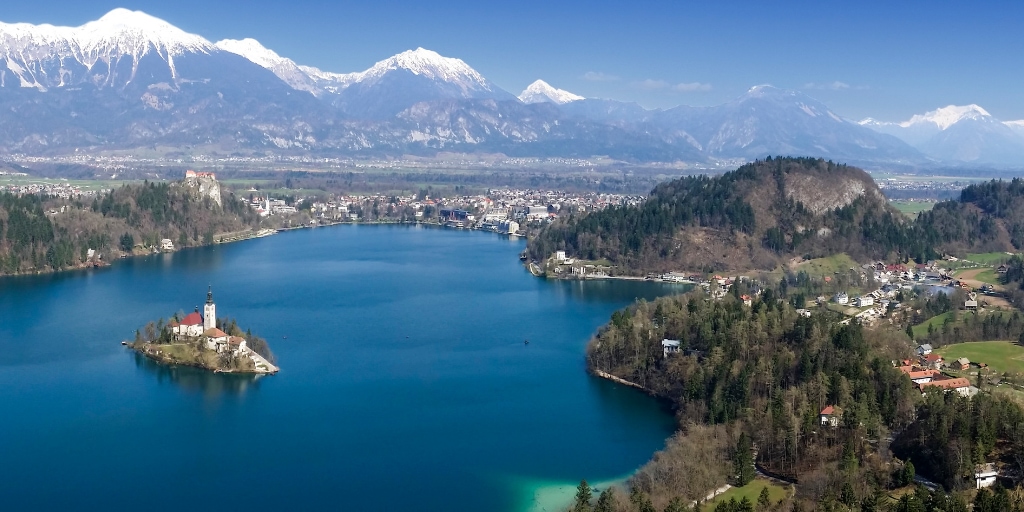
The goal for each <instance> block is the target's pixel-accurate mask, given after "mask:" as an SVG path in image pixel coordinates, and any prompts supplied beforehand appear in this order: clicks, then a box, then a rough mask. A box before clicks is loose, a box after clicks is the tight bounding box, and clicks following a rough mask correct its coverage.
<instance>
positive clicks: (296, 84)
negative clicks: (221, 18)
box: [216, 38, 322, 95]
mask: <svg viewBox="0 0 1024 512" xmlns="http://www.w3.org/2000/svg"><path fill="white" fill-rule="evenodd" d="M216 46H217V48H220V49H221V50H224V51H226V52H231V53H234V54H237V55H241V56H242V57H245V58H246V59H249V61H251V62H252V63H254V64H258V65H260V66H263V67H264V68H266V69H268V70H270V72H272V73H274V74H275V75H277V77H278V78H280V79H281V80H283V81H284V83H286V84H288V85H289V86H291V87H292V89H296V90H299V91H306V92H308V93H311V94H316V95H319V94H320V92H321V91H322V88H321V87H319V86H318V85H317V83H316V81H315V80H314V79H313V78H312V77H311V76H310V73H309V72H308V71H306V70H304V69H302V68H300V67H299V66H298V65H297V64H295V62H294V61H292V60H291V59H286V58H284V57H281V56H280V55H278V54H277V53H276V52H274V50H270V49H268V48H266V47H264V46H263V45H262V44H260V42H259V41H257V40H255V39H251V38H245V39H223V40H220V41H217V43H216ZM313 69H315V68H310V70H313ZM317 71H319V70H317Z"/></svg>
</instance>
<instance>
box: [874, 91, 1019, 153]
mask: <svg viewBox="0 0 1024 512" xmlns="http://www.w3.org/2000/svg"><path fill="white" fill-rule="evenodd" d="M860 124H861V125H862V126H867V127H868V128H871V129H873V130H875V131H878V132H879V133H885V134H889V135H893V136H896V137H899V138H900V139H901V140H903V141H904V142H906V143H908V144H910V145H912V146H914V147H915V148H917V149H918V150H920V151H921V152H922V153H924V154H926V155H928V156H929V157H931V158H934V159H936V160H938V161H942V162H956V163H972V164H987V165H1002V166H1016V167H1019V166H1021V164H1022V163H1024V121H1006V122H1004V121H1000V120H998V119H996V118H995V117H993V116H992V114H989V113H988V111H986V110H985V109H983V108H981V107H979V106H978V105H973V104H972V105H966V106H957V105H949V106H947V107H942V108H939V109H936V110H933V111H931V112H927V113H924V114H918V115H915V116H913V117H911V118H910V119H909V120H907V121H903V122H884V121H877V120H875V119H871V118H868V119H864V120H862V121H860Z"/></svg>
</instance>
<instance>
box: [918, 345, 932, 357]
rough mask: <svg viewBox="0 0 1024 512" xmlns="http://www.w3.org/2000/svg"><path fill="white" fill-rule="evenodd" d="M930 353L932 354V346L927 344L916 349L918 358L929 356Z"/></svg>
mask: <svg viewBox="0 0 1024 512" xmlns="http://www.w3.org/2000/svg"><path fill="white" fill-rule="evenodd" d="M931 353H932V346H931V345H929V344H927V343H925V344H924V345H921V346H919V347H917V355H919V356H926V355H928V354H931Z"/></svg>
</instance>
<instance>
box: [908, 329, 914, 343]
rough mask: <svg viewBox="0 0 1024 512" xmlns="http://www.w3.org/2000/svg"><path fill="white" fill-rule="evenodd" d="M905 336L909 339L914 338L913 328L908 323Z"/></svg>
mask: <svg viewBox="0 0 1024 512" xmlns="http://www.w3.org/2000/svg"><path fill="white" fill-rule="evenodd" d="M907 337H909V338H910V339H911V341H913V339H914V328H913V327H912V326H910V325H907Z"/></svg>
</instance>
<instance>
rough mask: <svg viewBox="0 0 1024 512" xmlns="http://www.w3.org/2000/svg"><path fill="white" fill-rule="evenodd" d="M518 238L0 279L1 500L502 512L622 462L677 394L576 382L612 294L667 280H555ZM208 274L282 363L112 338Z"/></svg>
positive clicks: (351, 231)
mask: <svg viewBox="0 0 1024 512" xmlns="http://www.w3.org/2000/svg"><path fill="white" fill-rule="evenodd" d="M523 248H524V242H522V241H520V240H509V239H505V238H501V237H499V236H497V235H493V234H484V233H479V232H466V231H454V230H442V229H430V228H423V227H408V226H393V227H388V226H337V227H331V228H317V229H314V230H301V231H294V232H288V233H282V234H280V235H277V236H272V237H268V238H262V239H257V240H250V241H246V242H240V243H235V244H229V245H221V246H214V247H207V248H200V249H193V250H186V251H181V252H178V253H174V254H163V255H155V256H151V257H146V258H135V259H129V260H122V261H119V262H116V263H115V264H114V266H113V267H111V268H107V269H99V270H91V271H75V272H68V273H63V274H58V275H46V276H25V277H14V278H4V279H0V499H2V500H3V501H2V505H0V508H3V509H5V510H29V509H31V510H41V509H75V510H96V509H128V508H129V507H144V508H145V509H147V510H180V509H182V508H183V507H185V508H188V509H198V510H210V509H217V508H220V509H226V510H239V509H242V508H245V509H248V510H271V509H275V510H296V509H299V510H301V509H336V510H446V511H459V510H467V511H468V510H474V511H479V510H498V511H500V510H508V511H520V510H527V509H530V508H535V509H541V508H545V507H547V508H550V504H547V503H542V502H538V501H537V500H538V499H543V495H544V493H545V492H546V490H551V489H554V488H558V487H560V486H561V487H563V488H565V486H567V485H575V482H578V481H579V479H581V478H587V479H588V480H591V481H602V480H609V479H614V478H619V477H622V476H624V475H627V474H629V473H630V472H631V471H633V470H635V469H636V468H637V467H638V466H640V465H641V464H643V463H644V462H645V461H647V460H648V459H649V458H650V456H651V454H652V453H653V452H655V451H656V450H658V449H660V448H661V447H662V446H663V444H664V440H665V438H666V437H667V436H669V435H671V433H672V431H673V426H674V422H673V418H672V415H671V411H669V410H667V409H666V408H665V407H664V406H663V405H662V404H661V403H659V402H658V401H656V400H654V399H652V398H650V397H647V396H646V395H644V394H642V393H640V392H638V391H636V390H633V389H629V388H625V387H622V386H618V385H615V384H612V383H610V382H607V381H604V380H602V379H597V378H594V377H591V376H589V375H588V374H587V373H586V372H585V365H584V348H585V346H586V343H587V341H588V339H589V338H590V337H591V336H592V335H593V334H594V332H595V331H596V330H597V329H598V328H599V327H600V326H601V325H602V324H603V323H605V322H606V321H607V320H608V318H609V316H610V315H611V313H612V312H613V311H615V310H616V309H619V308H622V307H624V306H626V305H628V304H629V303H631V302H632V301H634V300H635V299H636V298H638V297H644V298H648V299H651V298H654V297H656V296H659V295H665V294H668V293H676V292H680V291H683V290H685V288H681V287H679V286H678V285H675V286H674V285H667V284H654V283H643V282H625V281H590V282H578V281H574V282H568V281H559V282H549V281H545V280H542V279H537V278H534V277H533V276H531V275H530V274H529V273H528V272H526V271H525V270H524V269H523V268H522V266H521V264H520V262H519V260H518V258H517V255H518V254H519V252H521V251H522V250H523ZM208 285H212V286H213V296H214V300H215V302H216V303H217V313H218V317H219V318H225V317H229V318H234V319H237V321H238V323H239V325H240V326H242V327H243V329H244V328H247V327H248V328H251V329H252V331H253V333H255V334H258V335H260V336H262V337H264V338H266V339H267V340H268V341H269V343H270V344H271V347H272V349H273V350H274V352H275V355H276V356H277V360H278V364H279V366H280V367H281V372H280V373H279V374H277V375H275V376H268V377H261V378H253V377H239V376H225V375H213V374H208V373H203V372H200V371H198V370H193V369H189V368H166V367H160V366H157V365H155V364H153V363H151V362H149V361H147V360H145V359H143V358H140V357H137V356H136V355H135V354H133V353H131V352H130V351H128V350H126V349H125V348H124V347H122V346H120V344H119V343H120V341H121V340H124V339H132V338H133V337H134V332H135V329H138V328H140V327H142V325H143V324H145V323H146V322H147V321H149V320H152V319H156V318H159V317H164V318H167V317H169V316H171V315H172V314H174V313H175V312H177V311H185V312H189V311H192V309H193V308H194V307H195V306H201V305H202V303H203V302H204V301H205V299H206V290H207V286H208ZM524 340H529V341H530V343H529V344H526V343H524ZM539 496H540V498H538V497H539Z"/></svg>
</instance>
